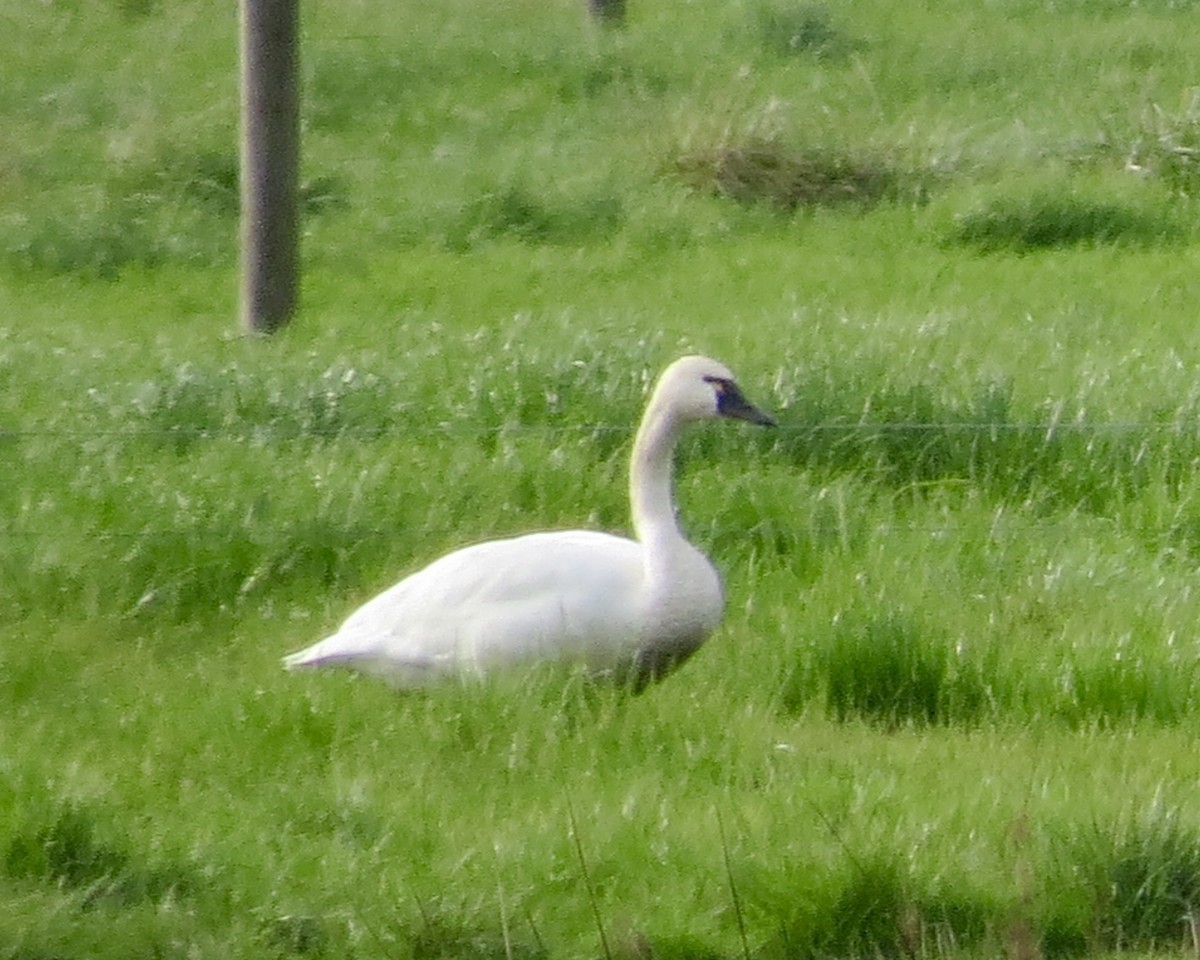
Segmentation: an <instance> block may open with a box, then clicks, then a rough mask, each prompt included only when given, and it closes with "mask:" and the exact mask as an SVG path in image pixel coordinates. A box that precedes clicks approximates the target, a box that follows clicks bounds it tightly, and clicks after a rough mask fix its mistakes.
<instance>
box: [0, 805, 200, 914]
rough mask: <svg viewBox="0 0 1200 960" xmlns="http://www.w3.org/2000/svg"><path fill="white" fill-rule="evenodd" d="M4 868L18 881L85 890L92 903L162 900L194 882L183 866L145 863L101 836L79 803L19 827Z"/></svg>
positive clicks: (124, 903)
mask: <svg viewBox="0 0 1200 960" xmlns="http://www.w3.org/2000/svg"><path fill="white" fill-rule="evenodd" d="M2 867H3V870H4V873H5V874H6V875H7V876H9V877H12V878H14V879H31V880H40V881H43V882H47V883H52V884H61V885H63V886H65V887H67V888H70V889H75V890H81V891H84V892H85V893H86V900H85V903H87V904H92V903H99V902H105V901H112V902H115V903H117V904H120V905H125V906H128V905H132V904H136V903H141V902H146V901H150V902H157V901H159V900H162V899H163V898H164V897H167V896H169V895H178V894H181V893H188V892H189V891H190V890H191V889H192V888H193V887H194V886H195V879H194V877H193V876H192V874H191V871H189V870H187V869H185V868H183V867H178V866H166V867H158V868H151V867H148V866H143V865H141V864H139V863H138V861H137V858H136V857H135V856H134V855H133V854H131V853H129V852H128V851H126V850H125V849H123V848H121V847H119V846H116V845H113V844H110V843H106V842H104V841H102V840H100V839H99V838H97V836H96V831H95V819H94V816H93V815H92V814H91V813H89V812H88V811H87V810H84V809H82V808H79V807H74V806H67V807H63V808H61V809H59V810H58V811H57V813H55V814H54V815H53V816H50V817H47V818H45V819H40V818H35V819H33V820H31V821H29V822H27V823H25V824H24V825H22V826H20V827H19V828H18V829H17V831H16V832H15V833H14V834H13V835H12V837H11V838H10V839H9V841H8V846H7V848H6V849H5V851H4V860H3V864H2Z"/></svg>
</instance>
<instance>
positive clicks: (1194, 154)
mask: <svg viewBox="0 0 1200 960" xmlns="http://www.w3.org/2000/svg"><path fill="white" fill-rule="evenodd" d="M1143 127H1144V133H1143V136H1142V137H1141V139H1140V140H1139V142H1137V143H1135V144H1134V146H1133V149H1132V150H1131V151H1130V156H1129V159H1128V163H1127V166H1128V169H1130V170H1131V171H1133V172H1135V173H1140V174H1143V175H1155V176H1158V177H1159V178H1161V179H1162V180H1163V182H1164V183H1166V184H1167V186H1168V187H1170V189H1171V190H1172V191H1173V192H1175V193H1177V194H1180V195H1182V196H1185V197H1194V196H1197V195H1200V88H1196V89H1193V90H1191V91H1190V92H1189V97H1188V102H1187V103H1186V104H1185V105H1184V107H1183V108H1182V109H1181V110H1180V111H1179V112H1177V113H1171V112H1169V111H1167V110H1164V109H1163V108H1162V107H1160V106H1158V105H1155V106H1153V107H1152V108H1151V109H1150V111H1149V114H1148V116H1147V119H1146V120H1145V122H1144V124H1143Z"/></svg>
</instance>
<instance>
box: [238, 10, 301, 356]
mask: <svg viewBox="0 0 1200 960" xmlns="http://www.w3.org/2000/svg"><path fill="white" fill-rule="evenodd" d="M240 6H241V88H242V113H241V196H242V222H241V274H242V276H241V311H242V325H243V327H244V328H245V329H246V330H247V331H249V332H251V333H270V332H272V331H274V330H277V329H279V328H280V327H281V326H283V325H284V324H286V323H287V322H288V321H289V320H290V319H291V318H292V314H293V313H295V310H296V302H297V287H298V278H297V271H298V267H299V255H298V246H299V210H298V206H297V203H298V199H297V180H298V176H299V166H300V95H299V78H298V74H299V61H300V57H299V42H300V39H299V21H300V14H299V0H240Z"/></svg>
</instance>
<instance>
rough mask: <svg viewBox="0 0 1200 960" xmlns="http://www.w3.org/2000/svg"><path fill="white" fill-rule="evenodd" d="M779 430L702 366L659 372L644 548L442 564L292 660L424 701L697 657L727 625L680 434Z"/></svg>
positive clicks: (503, 544) (537, 549)
mask: <svg viewBox="0 0 1200 960" xmlns="http://www.w3.org/2000/svg"><path fill="white" fill-rule="evenodd" d="M716 417H733V418H736V419H740V420H747V421H749V422H751V423H758V424H763V425H766V426H771V425H773V424H774V421H773V420H772V419H771V418H770V417H769V416H767V414H765V413H763V412H762V411H760V410H758V409H757V408H755V407H754V406H752V405H751V404H750V403H748V402H747V401H746V399H745V398H744V397H743V396H742V393H741V391H740V390H739V389H738V387H737V384H736V383H735V381H734V378H733V374H731V373H730V372H729V370H727V369H726V368H725V367H723V366H722V365H721V364H719V363H717V362H716V361H714V360H709V359H707V358H705V357H683V358H682V359H680V360H676V361H675V362H674V363H672V364H671V365H670V366H669V367H667V369H666V370H665V371H664V372H663V374H662V376H661V377H660V378H659V380H658V383H657V385H656V386H655V388H654V391H653V393H652V395H651V397H650V402H649V403H648V405H647V407H646V412H645V414H644V415H643V417H642V422H641V426H640V427H639V428H638V432H637V437H636V439H635V441H634V445H633V454H632V458H631V463H630V471H629V473H630V476H629V494H630V500H631V507H632V512H633V529H634V533H635V534H636V536H637V539H636V540H628V539H625V538H624V537H615V536H611V535H609V534H605V533H598V532H594V531H590V530H563V531H554V532H547V533H531V534H526V535H525V536H520V537H516V538H514V539H511V540H494V541H489V542H486V543H479V544H475V545H474V546H470V547H465V548H463V549H461V550H456V551H455V552H453V553H450V554H447V555H446V556H444V557H442V558H441V559H439V560H436V561H434V562H433V563H432V564H430V565H429V566H427V567H425V568H424V569H423V570H420V571H418V572H417V573H414V574H412V575H411V576H408V577H406V578H405V579H403V580H401V581H400V582H399V583H397V584H396V585H395V586H393V587H391V588H390V589H388V590H385V591H384V592H383V593H381V594H379V595H378V596H376V597H375V598H374V599H372V600H369V601H367V603H365V604H364V605H363V606H362V607H360V608H359V609H358V610H356V611H355V612H354V613H353V614H352V615H351V616H350V618H349V619H347V620H346V622H345V623H344V624H343V625H342V627H341V628H340V629H339V630H338V632H337V633H335V634H333V635H332V636H331V637H329V638H327V639H325V640H322V641H320V642H319V643H317V644H314V645H313V646H311V647H309V648H307V649H305V650H301V651H299V652H298V653H293V654H291V655H290V656H288V657H285V658H284V664H285V665H286V666H287V667H288V668H289V669H299V668H304V667H322V666H342V667H350V668H353V669H355V670H360V671H362V672H364V673H368V674H373V675H375V676H379V677H382V678H384V679H386V680H388V681H390V682H391V683H393V684H395V685H397V686H400V687H419V686H424V685H426V684H428V683H430V682H432V681H435V680H438V679H440V678H442V677H447V676H454V675H467V676H471V675H476V676H481V675H484V674H487V673H490V672H492V671H493V670H495V669H497V668H501V667H506V666H510V665H514V664H522V663H524V664H528V663H537V662H546V661H568V662H570V661H576V662H581V663H583V664H586V666H587V667H588V668H589V670H591V671H592V672H594V673H600V674H607V675H611V676H612V677H613V678H614V679H617V680H620V681H622V682H628V683H630V684H632V685H633V687H634V688H635V689H641V688H642V687H643V686H645V685H646V684H647V683H649V682H651V681H654V680H657V679H659V678H661V677H662V676H664V675H665V674H666V673H668V672H669V671H670V670H671V669H673V668H674V667H676V666H678V665H679V664H680V663H682V662H683V661H684V660H685V659H687V657H688V656H690V655H691V654H692V653H694V652H695V651H696V649H697V648H698V647H699V646H700V644H701V643H703V642H704V640H705V638H706V637H707V636H708V635H709V634H710V633H711V632H712V631H713V629H714V628H715V627H716V626H717V624H718V623H720V621H721V615H722V612H723V609H724V605H725V604H724V596H723V593H722V589H721V581H720V579H719V577H718V576H717V572H716V570H715V569H713V566H712V564H711V563H710V562H709V561H708V558H707V557H705V556H704V554H702V553H701V552H700V551H699V550H697V549H696V548H695V547H694V546H692V545H691V544H690V543H688V541H687V540H686V539H685V538H684V536H683V534H682V533H681V532H680V530H679V526H678V524H677V523H676V519H675V509H674V504H673V502H672V491H671V472H672V455H673V452H674V449H675V444H676V441H677V440H678V439H679V435H680V433H681V432H682V430H683V428H684V427H685V426H686V425H687V424H688V423H690V422H692V421H696V420H708V419H714V418H716Z"/></svg>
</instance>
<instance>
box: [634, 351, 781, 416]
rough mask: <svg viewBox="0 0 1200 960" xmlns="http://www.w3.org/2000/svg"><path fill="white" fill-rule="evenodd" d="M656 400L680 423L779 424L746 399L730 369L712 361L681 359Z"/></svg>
mask: <svg viewBox="0 0 1200 960" xmlns="http://www.w3.org/2000/svg"><path fill="white" fill-rule="evenodd" d="M654 400H655V401H656V402H658V403H662V404H665V405H667V406H669V407H670V408H671V412H672V413H673V414H674V415H675V417H677V418H678V419H679V420H713V419H715V418H717V417H731V418H733V419H735V420H746V421H748V422H749V423H757V424H760V425H761V426H764V427H773V426H775V420H774V419H773V418H772V417H770V416H768V415H767V414H766V413H763V411H761V410H759V409H758V407H756V406H754V405H753V404H752V403H750V401H749V400H747V399H746V398H745V396H743V394H742V391H741V389H740V388H739V387H738V385H737V381H736V380H735V379H734V376H733V374H732V373H731V372H730V371H729V368H728V367H726V366H724V365H723V364H720V363H717V361H716V360H710V359H709V358H708V357H681V358H680V359H678V360H676V361H675V362H674V363H672V364H671V365H670V366H669V367H667V369H666V370H664V371H663V373H662V376H661V377H659V378H658V385H657V386H656V387H655V388H654Z"/></svg>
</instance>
